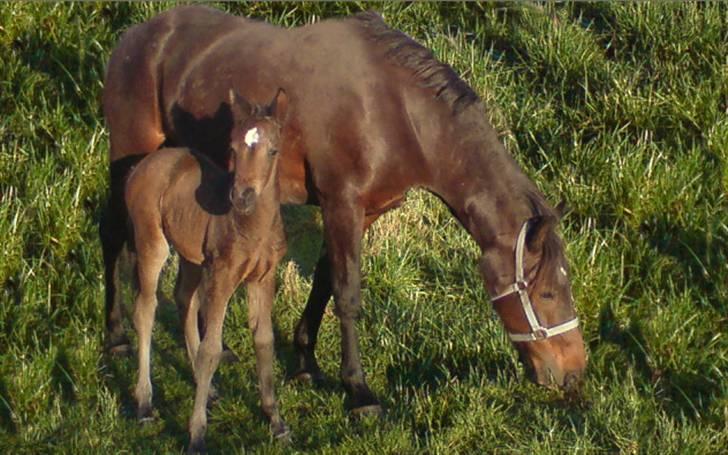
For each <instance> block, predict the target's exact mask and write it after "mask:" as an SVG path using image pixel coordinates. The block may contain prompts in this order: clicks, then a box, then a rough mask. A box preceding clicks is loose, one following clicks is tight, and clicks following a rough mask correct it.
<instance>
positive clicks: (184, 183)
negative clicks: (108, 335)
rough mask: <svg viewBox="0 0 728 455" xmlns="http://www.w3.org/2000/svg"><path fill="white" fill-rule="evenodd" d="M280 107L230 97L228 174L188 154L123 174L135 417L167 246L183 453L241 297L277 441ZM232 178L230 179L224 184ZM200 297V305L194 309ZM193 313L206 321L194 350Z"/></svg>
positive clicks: (196, 428)
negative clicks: (180, 340)
mask: <svg viewBox="0 0 728 455" xmlns="http://www.w3.org/2000/svg"><path fill="white" fill-rule="evenodd" d="M286 106H287V98H286V95H285V92H283V91H280V92H279V93H278V95H277V96H276V98H275V99H274V101H273V103H272V104H271V105H270V106H268V107H267V108H260V107H252V106H250V105H249V104H248V103H247V102H246V101H245V100H244V99H241V98H240V97H236V96H235V95H234V94H233V92H232V91H230V101H229V109H230V111H231V114H232V120H233V124H232V129H231V132H230V136H229V139H230V149H231V150H230V157H229V158H230V159H229V164H228V166H227V169H228V170H229V171H230V173H231V174H232V175H230V174H229V173H228V172H226V170H224V169H221V168H219V167H218V166H217V165H215V164H214V163H212V162H211V161H210V160H209V158H207V157H205V156H200V155H198V154H195V153H192V152H191V151H190V150H189V149H186V148H164V149H162V150H160V151H159V153H154V154H152V155H149V156H147V158H146V159H144V160H142V161H141V163H139V165H137V166H136V167H135V169H134V170H133V171H132V172H131V173H130V176H129V179H128V182H127V186H126V191H125V201H126V206H127V208H128V213H129V219H130V221H131V224H130V226H131V231H132V234H133V236H132V239H133V246H134V250H135V251H136V258H137V264H136V272H137V284H138V288H139V289H138V293H137V297H136V304H135V307H134V325H135V327H136V330H137V334H138V336H139V378H138V382H137V386H136V390H135V396H136V399H137V406H138V407H137V415H138V416H139V418H140V419H147V418H150V417H151V413H152V384H151V380H150V377H149V359H150V350H151V338H152V327H153V325H154V312H155V309H156V306H157V298H156V288H157V281H158V279H159V273H160V271H161V270H162V266H163V265H164V263H165V261H166V260H167V256H168V255H169V245H170V244H171V245H172V246H173V247H174V248H175V250H176V251H177V252H178V253H179V256H180V271H179V276H178V279H177V286H176V289H175V297H176V300H177V305H178V307H179V309H180V312H181V313H182V320H183V325H184V327H185V342H186V344H187V352H188V354H189V357H190V361H191V363H192V368H193V371H194V373H195V382H196V383H197V392H196V394H195V405H194V411H193V414H192V418H191V419H190V450H191V451H199V450H204V435H205V428H206V426H207V416H206V408H207V406H206V405H207V401H208V396H209V395H210V391H211V384H210V383H211V380H212V376H213V375H214V373H215V370H216V369H217V365H218V363H219V361H220V354H221V352H222V326H223V321H224V319H225V312H226V310H227V304H228V300H229V299H230V297H231V296H232V294H233V292H234V291H235V289H236V288H237V286H238V284H239V283H241V282H245V283H246V284H247V287H248V322H249V325H250V329H251V330H252V332H253V339H254V342H255V354H256V358H257V370H258V381H259V386H260V397H261V402H262V405H263V412H264V413H265V415H266V416H267V417H268V419H269V421H270V424H271V429H272V431H273V434H274V435H276V436H277V437H282V436H285V435H286V434H287V433H288V428H287V426H286V424H285V422H284V421H283V419H281V417H280V414H279V412H278V406H277V404H276V400H275V394H274V392H273V327H272V324H271V307H272V305H273V300H274V295H275V267H276V265H277V264H278V262H279V261H280V259H281V257H283V255H284V254H285V250H286V242H285V234H284V231H283V223H282V221H281V215H280V201H279V186H278V157H277V155H278V142H279V135H280V126H279V121H280V120H282V119H283V118H284V117H285V111H286ZM231 177H232V178H231ZM198 294H199V299H198ZM198 309H199V311H200V312H201V313H202V315H203V319H204V321H205V331H204V335H203V339H202V342H201V343H200V339H199V334H198V324H197V314H198Z"/></svg>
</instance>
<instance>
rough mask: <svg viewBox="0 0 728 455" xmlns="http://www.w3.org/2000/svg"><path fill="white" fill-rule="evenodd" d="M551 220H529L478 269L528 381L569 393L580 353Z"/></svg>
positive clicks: (581, 365)
mask: <svg viewBox="0 0 728 455" xmlns="http://www.w3.org/2000/svg"><path fill="white" fill-rule="evenodd" d="M556 222H557V218H556V217H555V216H553V215H544V216H536V217H533V218H531V219H530V220H528V221H527V222H526V223H525V224H524V225H523V226H522V229H521V232H519V236H518V237H517V238H516V242H515V245H514V244H513V243H512V242H508V244H503V245H501V246H500V247H499V248H495V249H494V251H492V252H491V253H489V254H487V255H486V256H484V257H483V260H482V261H481V269H482V272H483V275H484V277H489V279H487V280H486V281H487V284H488V287H489V288H490V292H492V293H493V294H492V295H493V296H494V297H493V299H492V300H493V305H494V307H495V310H496V312H497V313H498V314H499V315H500V317H501V320H502V321H503V324H504V326H505V328H506V330H507V331H508V334H509V337H510V338H511V341H512V342H513V343H514V345H515V347H516V349H517V350H518V353H519V356H520V358H521V361H522V362H523V364H524V366H525V368H526V371H527V374H528V376H529V378H530V379H531V380H532V381H534V382H536V383H538V384H541V385H547V386H559V387H562V388H564V389H566V390H567V391H575V390H576V388H577V387H576V386H578V384H579V382H580V381H579V379H580V378H581V376H582V374H583V373H584V369H585V367H586V353H585V351H584V342H583V339H582V335H581V330H580V328H579V327H578V326H577V325H578V319H577V318H576V313H575V311H574V304H573V300H572V295H571V282H570V280H569V266H568V264H567V262H566V258H565V257H564V248H563V243H562V242H561V239H560V238H559V237H558V235H556V233H555V231H554V229H555V225H556ZM519 243H520V244H521V247H519V246H518V244H519ZM514 250H515V251H514ZM519 256H520V257H521V259H520V260H519V259H518V258H519ZM529 307H530V308H529ZM530 310H532V311H530ZM529 313H530V314H529Z"/></svg>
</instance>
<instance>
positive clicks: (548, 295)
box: [541, 292, 554, 299]
mask: <svg viewBox="0 0 728 455" xmlns="http://www.w3.org/2000/svg"><path fill="white" fill-rule="evenodd" d="M541 298H543V299H553V298H554V294H553V293H551V292H544V293H542V294H541Z"/></svg>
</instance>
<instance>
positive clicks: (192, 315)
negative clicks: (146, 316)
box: [174, 256, 202, 368]
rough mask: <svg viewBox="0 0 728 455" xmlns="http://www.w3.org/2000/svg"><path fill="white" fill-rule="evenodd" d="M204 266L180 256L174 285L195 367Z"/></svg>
mask: <svg viewBox="0 0 728 455" xmlns="http://www.w3.org/2000/svg"><path fill="white" fill-rule="evenodd" d="M201 277H202V267H200V266H199V265H197V264H193V263H191V262H189V261H187V260H186V259H184V258H183V257H181V256H180V258H179V273H178V274H177V283H176V284H175V287H174V299H175V301H176V303H177V310H178V312H179V315H180V320H181V321H182V328H183V329H184V333H185V346H186V347H187V356H188V357H189V359H190V365H192V367H193V368H194V365H195V359H196V358H197V349H198V348H199V346H200V332H199V330H198V327H197V312H198V311H199V309H200V301H199V293H198V289H199V286H200V279H201Z"/></svg>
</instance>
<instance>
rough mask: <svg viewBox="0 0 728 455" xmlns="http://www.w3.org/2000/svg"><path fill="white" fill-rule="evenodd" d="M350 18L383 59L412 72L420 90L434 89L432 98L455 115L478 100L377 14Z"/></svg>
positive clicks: (449, 71)
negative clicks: (381, 50) (382, 52)
mask: <svg viewBox="0 0 728 455" xmlns="http://www.w3.org/2000/svg"><path fill="white" fill-rule="evenodd" d="M353 17H354V19H355V20H356V21H358V23H359V24H361V26H362V27H363V29H364V30H365V31H366V33H367V35H368V37H369V39H371V40H372V41H374V42H376V43H377V44H379V45H381V46H383V47H384V48H385V49H386V52H385V56H386V58H388V59H390V60H392V61H394V62H395V63H397V64H398V65H400V66H402V67H404V68H407V69H409V70H411V71H412V73H413V75H414V77H415V78H416V79H417V80H418V81H419V84H418V85H419V86H420V87H423V88H433V89H435V97H436V98H439V99H441V100H443V101H444V102H445V103H447V104H448V105H449V106H450V107H451V108H452V110H453V113H455V114H457V113H459V112H461V111H462V110H463V109H465V108H466V107H468V106H470V105H471V104H473V103H476V102H478V101H479V100H480V98H479V97H478V95H477V94H476V93H475V92H474V91H473V89H472V88H470V86H469V85H468V84H467V83H466V82H465V81H463V80H462V79H460V77H458V75H457V74H456V73H455V71H454V70H453V69H452V68H451V67H450V65H447V64H445V63H442V62H439V61H438V60H437V59H436V58H435V56H434V55H433V54H432V51H430V50H429V49H427V48H426V47H424V46H422V45H421V44H419V43H418V42H417V41H415V40H413V39H412V38H410V37H409V36H407V35H405V34H404V33H402V32H400V31H399V30H395V29H392V28H390V27H389V26H388V25H387V24H386V23H385V22H384V20H383V19H382V17H381V16H380V15H379V14H377V13H375V12H373V11H367V12H364V13H359V14H356V15H355V16H353Z"/></svg>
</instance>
